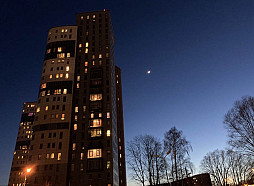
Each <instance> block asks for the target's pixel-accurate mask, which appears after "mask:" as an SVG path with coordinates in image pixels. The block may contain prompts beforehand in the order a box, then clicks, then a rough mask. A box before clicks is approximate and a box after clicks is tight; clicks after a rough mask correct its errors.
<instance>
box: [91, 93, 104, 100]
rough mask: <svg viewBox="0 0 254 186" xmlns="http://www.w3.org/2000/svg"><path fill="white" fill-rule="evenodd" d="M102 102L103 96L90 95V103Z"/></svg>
mask: <svg viewBox="0 0 254 186" xmlns="http://www.w3.org/2000/svg"><path fill="white" fill-rule="evenodd" d="M98 100H102V94H90V101H98Z"/></svg>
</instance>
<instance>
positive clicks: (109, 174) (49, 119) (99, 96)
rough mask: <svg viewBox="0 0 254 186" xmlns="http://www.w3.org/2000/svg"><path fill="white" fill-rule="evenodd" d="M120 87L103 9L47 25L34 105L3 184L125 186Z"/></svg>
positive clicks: (111, 40)
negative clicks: (22, 161) (70, 22)
mask: <svg viewBox="0 0 254 186" xmlns="http://www.w3.org/2000/svg"><path fill="white" fill-rule="evenodd" d="M121 89H122V87H121V70H120V69H119V68H118V67H116V66H115V64H114V36H113V28H112V24H111V19H110V15H109V11H99V12H88V13H80V14H77V17H76V25H74V26H61V27H54V28H51V29H50V30H49V33H48V38H47V47H46V52H45V58H44V64H43V69H42V76H41V83H40V89H39V95H38V100H37V102H36V103H33V105H34V106H33V112H32V111H30V110H29V111H26V110H25V109H24V110H23V111H24V112H23V114H22V118H23V115H24V114H27V115H29V114H30V115H31V113H33V116H32V117H31V116H30V117H31V118H29V117H28V116H27V117H25V119H27V118H28V119H31V122H32V124H29V125H32V127H31V128H29V130H30V133H29V134H30V135H29V139H26V140H25V141H29V144H28V142H22V143H20V142H19V135H20V133H19V134H18V139H17V143H16V147H15V153H14V157H13V163H12V169H11V173H10V178H9V186H18V185H23V184H24V182H26V183H25V184H26V185H33V186H41V185H56V186H58V185H59V186H64V185H66V186H71V185H73V186H75V185H77V186H81V185H84V186H118V185H119V186H126V170H125V169H126V168H125V153H124V150H125V148H124V127H123V109H122V90H121ZM27 104H28V103H27ZM27 104H24V107H26V106H27ZM31 104H32V103H31ZM31 104H30V105H31ZM30 105H29V106H30ZM24 121H25V120H24ZM24 121H23V119H22V120H21V123H22V122H23V123H24ZM29 121H30V120H29ZM26 123H27V121H26ZM20 125H21V124H20ZM19 130H23V128H22V127H21V126H20V129H19ZM19 132H20V131H19ZM26 143H27V144H26ZM23 146H24V148H27V149H23ZM22 150H26V153H27V154H26V155H25V157H24V156H23V159H26V160H25V161H26V163H25V164H24V166H23V165H22V166H20V164H19V165H17V164H16V162H19V161H17V159H18V158H20V157H21V156H22V154H23V151H22ZM28 168H31V171H30V172H26V170H27V169H28ZM25 178H26V181H25Z"/></svg>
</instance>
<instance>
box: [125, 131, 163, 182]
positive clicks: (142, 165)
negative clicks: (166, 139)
mask: <svg viewBox="0 0 254 186" xmlns="http://www.w3.org/2000/svg"><path fill="white" fill-rule="evenodd" d="M162 150H163V148H162V144H161V142H160V141H159V140H158V139H156V138H155V137H153V136H151V135H144V136H137V137H135V138H134V139H133V140H132V141H130V142H129V143H128V145H127V160H128V164H129V167H130V170H131V176H132V178H133V179H134V180H136V181H137V182H138V183H141V184H142V185H143V186H144V185H145V184H146V183H148V184H149V185H158V184H160V182H161V180H162V179H163V178H164V174H163V172H164V170H163V167H164V166H163V162H162V160H161V159H159V158H158V157H155V155H157V154H162Z"/></svg>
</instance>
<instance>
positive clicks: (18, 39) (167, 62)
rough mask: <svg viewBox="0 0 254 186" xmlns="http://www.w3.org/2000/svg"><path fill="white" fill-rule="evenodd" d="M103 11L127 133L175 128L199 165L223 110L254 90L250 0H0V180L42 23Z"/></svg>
mask: <svg viewBox="0 0 254 186" xmlns="http://www.w3.org/2000/svg"><path fill="white" fill-rule="evenodd" d="M103 9H109V10H111V16H112V21H113V27H114V33H115V40H116V44H115V62H116V64H117V65H118V66H119V67H121V69H122V85H123V98H124V122H125V137H126V141H129V140H131V139H132V138H133V137H134V136H136V135H139V134H151V135H154V136H156V137H158V138H160V139H163V136H164V133H165V132H166V131H167V130H169V129H170V128H171V127H173V126H176V128H177V129H179V130H182V131H183V133H184V135H185V136H186V138H187V140H189V141H190V142H191V144H192V147H193V152H192V153H191V159H192V161H193V162H194V164H195V166H196V168H197V169H198V167H199V164H200V161H201V160H202V158H203V156H204V155H205V154H206V153H207V152H209V151H213V150H215V149H216V148H219V149H222V148H224V147H226V146H227V144H226V140H227V133H226V130H225V129H224V127H223V123H222V122H223V117H224V114H225V113H226V112H227V111H228V110H229V109H230V108H231V107H232V106H233V103H234V101H235V100H238V99H240V98H241V97H242V96H246V95H250V96H253V92H254V73H253V71H254V60H253V59H254V11H253V10H254V1H252V0H244V1H239V0H223V1H221V0H213V1H204V0H195V1H194V0H185V1H183V0H137V1H113V0H112V1H102V0H101V1H98V0H93V1H92V0H91V1H87V0H75V1H63V0H61V1H60V0H55V1H42V0H36V1H34V0H19V1H18V0H16V1H3V2H1V6H0V24H1V30H0V45H1V47H0V56H1V73H0V83H1V87H2V91H1V92H0V96H1V98H2V99H1V105H0V112H1V115H0V122H1V123H0V151H1V156H0V185H1V184H7V183H8V177H9V171H10V167H11V161H12V155H13V151H14V146H15V142H16V135H17V132H18V125H19V121H20V117H21V112H22V104H23V102H27V101H34V100H36V99H37V93H38V88H39V82H40V76H41V69H42V63H43V56H44V52H45V47H46V37H47V31H48V29H49V28H51V27H54V26H60V25H72V24H75V14H76V13H77V12H87V11H94V10H103ZM147 70H151V74H150V75H148V74H147V73H146V71H147ZM130 185H134V184H130Z"/></svg>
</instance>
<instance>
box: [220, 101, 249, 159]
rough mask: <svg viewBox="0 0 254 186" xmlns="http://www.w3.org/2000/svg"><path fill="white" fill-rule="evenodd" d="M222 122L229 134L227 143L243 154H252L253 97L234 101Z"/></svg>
mask: <svg viewBox="0 0 254 186" xmlns="http://www.w3.org/2000/svg"><path fill="white" fill-rule="evenodd" d="M224 124H225V127H226V129H227V130H228V134H229V144H230V145H231V146H232V147H233V148H236V149H237V150H239V151H241V152H242V153H244V154H249V155H252V156H254V98H253V97H244V98H242V99H241V100H240V101H236V102H235V104H234V107H233V108H232V109H231V110H230V111H228V113H227V114H226V115H225V119H224Z"/></svg>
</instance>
